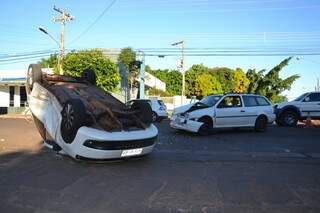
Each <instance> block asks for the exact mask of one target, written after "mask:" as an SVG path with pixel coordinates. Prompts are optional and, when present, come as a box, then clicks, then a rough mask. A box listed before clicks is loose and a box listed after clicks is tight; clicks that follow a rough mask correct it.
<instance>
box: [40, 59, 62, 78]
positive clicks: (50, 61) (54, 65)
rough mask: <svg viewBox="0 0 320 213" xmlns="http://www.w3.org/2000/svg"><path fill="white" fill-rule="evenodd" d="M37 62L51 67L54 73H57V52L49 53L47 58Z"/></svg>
mask: <svg viewBox="0 0 320 213" xmlns="http://www.w3.org/2000/svg"><path fill="white" fill-rule="evenodd" d="M39 64H40V65H41V67H43V68H52V69H53V72H54V73H55V74H59V68H58V55H57V54H51V55H50V56H49V58H42V59H41V61H39Z"/></svg>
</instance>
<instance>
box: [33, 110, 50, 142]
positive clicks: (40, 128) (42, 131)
mask: <svg viewBox="0 0 320 213" xmlns="http://www.w3.org/2000/svg"><path fill="white" fill-rule="evenodd" d="M32 117H33V121H34V124H35V125H36V127H37V129H38V131H39V133H40V135H41V138H42V139H43V140H46V139H47V135H46V133H47V130H46V128H45V127H44V124H43V123H42V122H41V121H40V120H39V119H38V118H37V117H36V116H35V115H34V114H32Z"/></svg>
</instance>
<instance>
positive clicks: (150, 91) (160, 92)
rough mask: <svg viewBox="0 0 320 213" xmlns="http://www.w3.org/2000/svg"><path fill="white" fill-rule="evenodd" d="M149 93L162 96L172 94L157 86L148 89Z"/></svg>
mask: <svg viewBox="0 0 320 213" xmlns="http://www.w3.org/2000/svg"><path fill="white" fill-rule="evenodd" d="M147 92H148V95H150V96H161V97H167V96H171V94H170V93H169V92H167V91H163V90H160V89H157V88H150V89H148V90H147Z"/></svg>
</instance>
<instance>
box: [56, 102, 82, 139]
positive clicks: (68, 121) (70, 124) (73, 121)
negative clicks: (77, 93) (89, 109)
mask: <svg viewBox="0 0 320 213" xmlns="http://www.w3.org/2000/svg"><path fill="white" fill-rule="evenodd" d="M61 115H62V121H61V136H62V138H63V140H64V141H65V142H66V143H71V142H72V141H73V140H74V138H75V137H76V134H77V132H78V129H79V128H80V127H82V126H85V125H86V124H87V116H86V108H85V106H84V104H83V102H82V101H81V100H80V99H70V100H68V101H67V102H66V103H65V104H64V106H63V109H62V112H61Z"/></svg>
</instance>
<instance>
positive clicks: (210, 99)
mask: <svg viewBox="0 0 320 213" xmlns="http://www.w3.org/2000/svg"><path fill="white" fill-rule="evenodd" d="M221 97H222V95H210V96H208V97H205V98H203V99H202V100H201V101H200V103H202V104H205V105H207V106H214V105H215V104H216V103H217V102H218V101H219V100H220V98H221Z"/></svg>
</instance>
